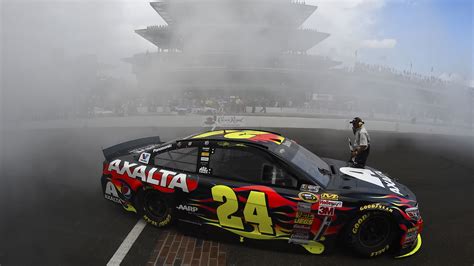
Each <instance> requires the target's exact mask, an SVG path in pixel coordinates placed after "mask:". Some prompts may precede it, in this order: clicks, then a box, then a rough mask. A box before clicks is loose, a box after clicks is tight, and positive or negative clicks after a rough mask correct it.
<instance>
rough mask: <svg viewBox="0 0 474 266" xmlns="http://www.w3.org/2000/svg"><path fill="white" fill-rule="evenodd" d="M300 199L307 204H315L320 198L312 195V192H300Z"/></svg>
mask: <svg viewBox="0 0 474 266" xmlns="http://www.w3.org/2000/svg"><path fill="white" fill-rule="evenodd" d="M298 197H299V198H300V199H301V200H302V201H305V202H309V203H315V202H318V197H317V196H316V195H315V194H313V193H311V192H306V191H305V192H300V193H298Z"/></svg>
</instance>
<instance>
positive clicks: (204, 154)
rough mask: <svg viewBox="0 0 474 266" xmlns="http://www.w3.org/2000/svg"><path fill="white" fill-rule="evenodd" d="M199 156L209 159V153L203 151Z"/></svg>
mask: <svg viewBox="0 0 474 266" xmlns="http://www.w3.org/2000/svg"><path fill="white" fill-rule="evenodd" d="M201 156H205V157H209V152H208V151H207V152H206V151H203V152H201Z"/></svg>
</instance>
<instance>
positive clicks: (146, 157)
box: [138, 152, 151, 164]
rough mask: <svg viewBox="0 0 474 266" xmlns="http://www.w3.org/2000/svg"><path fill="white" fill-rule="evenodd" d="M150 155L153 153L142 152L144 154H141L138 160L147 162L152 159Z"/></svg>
mask: <svg viewBox="0 0 474 266" xmlns="http://www.w3.org/2000/svg"><path fill="white" fill-rule="evenodd" d="M150 157H151V154H149V153H148V152H142V154H140V158H138V161H139V162H141V163H146V164H147V163H148V162H149V161H150Z"/></svg>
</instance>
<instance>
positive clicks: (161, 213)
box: [138, 189, 174, 227]
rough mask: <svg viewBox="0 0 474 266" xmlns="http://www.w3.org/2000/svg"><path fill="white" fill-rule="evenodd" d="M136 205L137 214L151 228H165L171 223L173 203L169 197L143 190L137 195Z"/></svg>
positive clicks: (152, 190) (150, 190)
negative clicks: (151, 226)
mask: <svg viewBox="0 0 474 266" xmlns="http://www.w3.org/2000/svg"><path fill="white" fill-rule="evenodd" d="M138 205H139V206H138V209H139V212H138V214H139V215H141V216H142V217H143V220H145V221H146V222H147V223H149V224H151V225H153V226H156V227H165V226H168V225H170V224H171V223H172V222H173V211H174V203H173V201H172V199H171V197H170V196H169V195H165V194H163V193H161V192H159V191H156V190H154V189H145V190H143V191H142V192H141V193H140V194H139V199H138Z"/></svg>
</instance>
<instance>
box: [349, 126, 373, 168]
mask: <svg viewBox="0 0 474 266" xmlns="http://www.w3.org/2000/svg"><path fill="white" fill-rule="evenodd" d="M349 123H351V124H352V132H353V133H354V136H355V139H354V145H353V146H352V151H351V160H352V162H353V163H354V165H353V167H356V168H364V167H365V162H366V161H367V158H368V157H369V153H370V137H369V133H368V132H367V130H366V129H365V127H364V121H362V119H361V118H360V117H355V118H354V119H352V121H350V122H349Z"/></svg>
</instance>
